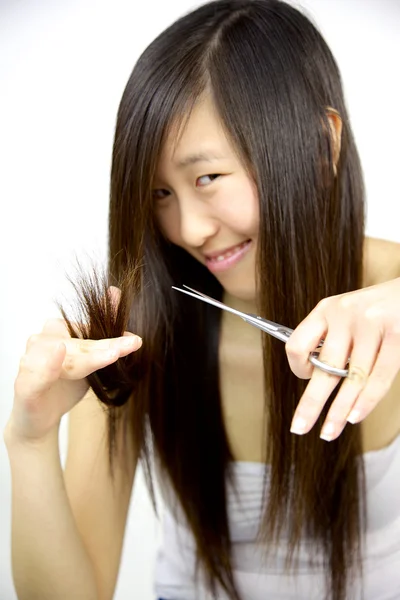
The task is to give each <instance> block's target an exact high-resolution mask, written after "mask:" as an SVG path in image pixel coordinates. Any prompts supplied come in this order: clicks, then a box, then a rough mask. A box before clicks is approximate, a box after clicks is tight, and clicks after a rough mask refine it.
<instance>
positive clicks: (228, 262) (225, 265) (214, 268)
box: [205, 240, 252, 273]
mask: <svg viewBox="0 0 400 600" xmlns="http://www.w3.org/2000/svg"><path fill="white" fill-rule="evenodd" d="M247 242H248V243H246V245H245V246H244V247H243V248H241V249H240V250H238V252H235V254H233V255H232V256H228V257H227V258H225V259H224V260H220V261H213V260H210V258H215V257H216V256H219V255H221V254H224V253H225V252H229V251H230V250H233V248H236V247H237V246H240V244H236V246H231V247H230V248H227V249H226V250H225V251H221V250H220V251H219V252H214V253H213V254H211V253H210V254H207V255H206V257H205V259H206V266H207V268H208V269H209V270H210V271H211V272H212V273H220V272H221V271H226V270H227V269H230V268H231V267H233V265H236V264H237V263H238V262H239V261H240V260H241V259H242V258H243V256H244V255H245V254H247V252H248V251H249V249H250V248H251V246H252V240H247ZM241 243H243V242H241Z"/></svg>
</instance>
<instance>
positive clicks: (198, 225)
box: [179, 198, 219, 248]
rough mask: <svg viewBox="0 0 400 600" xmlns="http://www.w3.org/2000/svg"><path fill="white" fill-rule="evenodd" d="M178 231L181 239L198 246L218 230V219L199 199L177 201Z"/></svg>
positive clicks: (195, 246)
mask: <svg viewBox="0 0 400 600" xmlns="http://www.w3.org/2000/svg"><path fill="white" fill-rule="evenodd" d="M179 218H180V233H181V238H182V241H183V242H184V243H185V244H187V245H188V246H191V247H193V248H200V247H201V246H203V245H204V244H205V242H206V241H207V240H208V239H209V238H210V237H213V236H214V235H215V234H216V233H217V231H218V227H219V225H218V220H217V219H216V218H215V216H214V215H213V214H212V213H211V212H210V210H209V207H207V206H206V205H205V204H204V203H203V202H202V201H201V200H198V199H188V198H186V199H185V200H184V201H181V202H180V203H179Z"/></svg>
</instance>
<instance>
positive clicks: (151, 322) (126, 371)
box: [63, 0, 366, 600]
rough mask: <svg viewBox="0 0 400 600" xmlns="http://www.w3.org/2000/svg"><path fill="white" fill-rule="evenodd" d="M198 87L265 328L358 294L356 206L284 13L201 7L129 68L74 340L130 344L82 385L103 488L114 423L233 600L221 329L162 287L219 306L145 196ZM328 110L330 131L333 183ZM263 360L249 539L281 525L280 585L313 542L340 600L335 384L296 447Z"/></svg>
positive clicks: (361, 502)
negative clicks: (89, 392)
mask: <svg viewBox="0 0 400 600" xmlns="http://www.w3.org/2000/svg"><path fill="white" fill-rule="evenodd" d="M206 89H207V90H209V91H210V93H211V94H212V99H213V101H214V103H215V106H216V108H217V110H218V113H219V115H220V117H221V119H222V122H223V124H224V126H225V129H226V133H227V135H228V136H229V139H230V140H231V143H232V144H233V146H234V148H235V149H237V151H238V152H239V155H240V157H241V160H242V162H243V165H244V166H245V168H246V169H247V170H248V173H249V175H250V176H251V177H252V179H253V180H254V182H255V184H256V186H257V191H258V195H259V202H260V226H259V249H258V256H257V269H258V281H257V286H258V302H259V306H260V312H261V314H262V315H264V316H266V317H268V318H269V319H271V320H273V321H276V322H279V323H285V324H286V325H288V326H290V327H293V328H295V327H296V326H297V325H298V323H299V322H300V321H301V320H303V319H304V318H305V317H306V316H307V314H308V313H309V312H310V311H311V310H312V309H313V308H314V307H315V306H316V304H317V303H318V302H319V301H320V300H321V299H322V298H324V297H327V296H332V295H336V294H341V293H344V292H349V291H352V290H355V289H357V288H360V287H361V286H362V262H363V240H364V191H363V182H362V173H361V167H360V162H359V157H358V154H357V150H356V146H355V143H354V138H353V135H352V132H351V128H350V124H349V119H348V114H347V110H346V106H345V101H344V96H343V90H342V84H341V78H340V74H339V71H338V67H337V65H336V62H335V60H334V58H333V56H332V54H331V52H330V50H329V48H328V46H327V45H326V43H325V41H324V40H323V38H322V36H321V35H320V33H319V32H318V31H317V29H316V27H315V26H314V25H313V24H312V23H311V22H310V20H309V19H308V18H307V17H306V16H304V15H303V14H302V13H301V12H299V11H298V10H296V9H295V8H293V7H291V6H290V5H288V4H286V3H284V2H281V1H279V0H217V1H215V2H209V3H207V4H204V5H202V6H200V7H199V8H197V9H196V10H194V11H192V12H190V13H189V14H187V15H185V16H183V17H182V18H180V19H178V20H177V21H176V22H175V23H173V24H172V25H171V26H170V27H168V28H167V29H166V30H165V31H164V32H163V33H161V34H160V35H159V36H158V37H157V38H156V39H155V40H154V41H153V42H152V43H151V44H150V46H149V47H148V48H147V49H146V50H145V51H144V53H143V54H142V55H141V57H140V58H139V60H138V62H137V63H136V65H135V67H134V70H133V72H132V74H131V76H130V78H129V81H128V83H127V86H126V88H125V91H124V94H123V97H122V100H121V103H120V107H119V111H118V118H117V124H116V132H115V141H114V147H113V157H112V172H111V197H110V213H109V264H108V271H107V274H106V275H105V276H104V277H103V279H102V278H101V277H100V275H98V274H96V273H93V277H92V278H91V279H89V278H85V277H83V278H82V280H81V281H80V282H79V284H78V285H77V291H78V292H79V294H80V303H81V307H83V309H84V311H85V313H86V315H87V317H88V318H87V324H86V325H81V330H80V332H79V335H81V336H83V337H85V338H91V339H98V338H103V337H114V336H117V335H121V334H122V332H123V331H124V330H129V331H132V332H135V333H138V334H139V335H141V336H142V338H143V346H142V348H141V349H140V350H139V351H138V352H137V353H134V354H132V355H129V356H127V357H125V358H121V359H119V360H118V361H117V362H116V363H115V364H112V365H110V366H108V367H106V368H104V369H101V370H99V371H97V372H96V373H95V374H93V375H91V376H89V377H88V381H89V383H90V385H91V386H92V387H93V390H94V392H95V393H96V394H97V396H98V398H99V400H100V401H101V402H102V403H103V404H104V406H106V407H107V412H108V415H109V421H108V422H109V456H110V469H111V473H112V464H113V455H114V451H115V444H116V435H115V431H116V429H115V427H116V422H117V420H119V419H122V421H123V423H124V427H125V435H126V434H127V433H126V432H127V431H128V432H129V433H128V434H129V435H132V436H133V439H134V443H135V444H136V447H137V449H138V451H139V452H140V457H141V459H142V463H143V466H144V468H145V474H146V476H147V481H148V484H149V486H150V491H151V493H152V495H153V488H152V468H151V466H152V451H153V449H154V451H155V455H156V456H157V459H158V460H159V462H160V464H161V466H162V469H163V470H164V472H165V474H166V475H167V476H168V479H169V481H170V483H171V485H172V487H173V489H174V491H175V493H176V496H177V498H178V500H179V502H180V504H181V506H182V508H183V511H184V514H185V515H186V518H187V520H188V523H189V525H190V527H191V529H192V531H193V534H194V537H195V540H196V547H197V558H198V565H200V566H201V567H203V569H204V573H205V574H206V576H207V581H208V585H209V588H210V590H211V591H212V592H214V593H215V592H216V590H217V589H218V586H222V588H223V589H224V590H225V591H226V592H227V593H228V595H229V596H230V597H231V598H234V599H235V600H239V598H240V594H239V592H238V589H237V586H236V585H235V579H234V575H233V570H232V563H231V542H230V536H229V528H228V519H227V508H226V500H227V491H226V484H227V481H232V478H231V469H230V463H231V461H232V460H233V454H232V451H231V448H230V446H229V442H228V438H227V434H226V430H225V426H224V421H223V416H222V409H221V401H220V390H219V365H218V347H219V336H220V322H221V313H220V311H218V310H217V309H215V308H213V307H209V306H207V305H205V304H203V303H201V302H195V301H188V300H187V298H185V297H183V295H181V294H178V293H177V292H174V291H173V290H171V285H173V284H177V285H180V284H182V283H185V284H187V285H189V286H192V287H194V288H196V289H200V290H202V291H204V292H205V293H206V294H209V295H211V296H213V297H216V298H222V292H223V290H222V288H221V286H220V284H219V282H218V281H217V280H216V279H215V278H214V276H213V275H211V274H210V272H209V271H208V270H207V269H206V268H204V267H203V266H202V265H201V264H200V263H198V262H196V260H195V259H193V258H192V257H191V256H189V255H188V254H187V253H186V252H185V251H183V250H182V249H180V248H178V247H176V246H174V245H173V244H171V243H169V242H168V241H167V240H165V239H164V238H163V236H162V235H161V234H160V232H159V230H158V228H157V223H156V220H155V217H154V214H153V207H152V197H151V189H152V184H153V180H154V175H155V171H156V167H157V161H158V157H159V156H160V152H161V149H162V146H163V143H164V142H165V139H166V137H167V136H168V135H169V134H170V133H171V131H172V127H173V126H174V127H175V125H178V128H177V129H176V130H175V129H174V131H176V132H178V130H180V128H181V127H184V125H185V123H186V119H187V118H188V117H189V116H190V112H191V109H192V108H193V106H194V104H195V102H196V101H197V100H198V99H199V98H200V96H201V95H202V93H203V92H204V91H205V90H206ZM327 107H333V108H334V109H336V111H338V113H339V115H340V117H341V120H342V139H341V152H340V157H339V161H338V164H337V173H336V176H335V174H334V171H333V165H332V163H333V147H332V142H331V137H330V135H329V131H330V128H329V121H328V118H327ZM109 285H115V286H118V287H119V288H120V289H121V292H122V294H121V302H120V305H119V308H118V310H117V311H115V310H114V309H113V306H112V305H111V301H109V300H108V298H104V296H105V294H106V289H107V286H109ZM63 316H64V318H65V320H66V321H67V323H68V326H69V329H70V333H71V335H74V336H76V335H77V334H76V332H74V330H73V327H72V323H71V322H70V321H69V320H68V317H67V316H66V314H65V311H63ZM263 354H264V373H265V375H264V377H265V416H266V422H267V423H268V436H267V435H266V436H265V437H266V439H265V444H266V452H267V454H266V455H267V456H268V461H269V462H270V465H271V470H270V485H269V494H268V498H267V499H265V498H264V500H265V512H264V519H263V523H262V532H261V536H260V540H261V541H262V542H263V543H265V545H266V548H267V549H271V548H272V547H273V543H274V541H277V540H278V539H279V536H280V533H281V531H282V526H283V524H284V523H286V524H287V525H288V526H289V532H290V537H289V543H288V555H287V561H286V562H287V564H286V568H287V569H288V570H290V569H291V568H292V566H293V556H294V554H295V550H296V549H298V544H299V542H300V540H301V536H302V535H303V534H304V535H306V536H307V537H309V538H311V539H312V541H313V548H314V549H315V552H316V553H317V552H319V554H320V557H321V556H322V557H323V564H324V567H325V572H326V575H327V579H326V588H327V590H329V591H330V592H331V596H330V593H329V592H327V597H331V598H332V599H333V600H343V599H344V598H345V597H346V593H348V592H347V585H348V583H349V582H350V580H351V579H350V574H353V575H354V576H355V574H356V572H357V569H358V573H361V575H362V564H361V560H362V551H361V546H362V544H361V542H362V541H363V539H362V534H363V533H365V523H366V513H365V473H364V463H363V460H362V445H361V437H360V427H359V425H354V426H353V425H347V426H346V428H345V430H344V431H343V433H342V434H341V435H340V436H339V437H338V438H337V439H336V440H334V441H332V442H330V443H326V442H324V441H322V440H321V439H320V438H319V431H320V428H321V426H322V423H323V421H324V419H325V417H326V415H327V412H328V410H329V407H330V405H331V401H332V400H333V399H334V397H335V395H336V394H337V391H338V389H339V388H340V384H339V385H338V387H337V388H336V389H335V391H334V392H333V393H332V395H331V397H330V399H329V401H328V402H327V403H326V406H325V407H324V409H323V411H322V413H321V415H320V417H319V419H318V421H317V423H316V425H315V426H314V427H313V429H312V430H311V431H310V433H308V434H307V435H304V436H297V435H293V434H291V433H290V431H289V428H290V423H291V419H292V416H293V413H294V411H295V408H296V406H297V403H298V401H299V399H300V397H301V395H302V393H303V392H304V389H305V386H306V384H307V381H304V380H300V379H298V378H297V377H295V375H294V374H293V373H292V372H291V370H290V368H289V365H288V360H287V357H286V354H285V348H284V345H283V344H282V343H281V342H279V341H277V340H275V339H273V338H270V337H269V336H267V335H265V336H264V337H263ZM266 487H267V486H265V488H266ZM153 499H154V496H153ZM360 508H361V509H363V513H362V514H361V511H360ZM311 560H312V558H311V559H310V561H311ZM353 575H352V576H353ZM265 593H266V596H267V594H268V590H265Z"/></svg>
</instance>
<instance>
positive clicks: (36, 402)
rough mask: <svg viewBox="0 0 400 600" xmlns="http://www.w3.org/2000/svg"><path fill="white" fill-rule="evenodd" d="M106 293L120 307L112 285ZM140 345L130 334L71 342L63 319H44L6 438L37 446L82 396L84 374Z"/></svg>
mask: <svg viewBox="0 0 400 600" xmlns="http://www.w3.org/2000/svg"><path fill="white" fill-rule="evenodd" d="M109 290H110V296H111V299H112V302H113V304H114V305H116V306H118V302H119V297H120V290H119V289H118V288H116V287H113V286H111V287H110V288H109ZM75 325H76V324H75ZM74 329H75V330H76V331H78V329H77V328H76V327H74ZM141 345H142V340H141V338H140V337H138V336H136V335H134V334H133V333H130V332H128V331H126V332H124V334H123V336H121V337H118V338H110V339H100V340H90V339H81V338H79V337H78V338H72V337H71V336H70V334H69V332H68V329H67V327H66V323H65V321H64V319H48V320H47V321H46V322H45V324H44V327H43V329H42V331H41V332H40V333H39V334H36V335H31V336H30V337H29V339H28V341H27V344H26V351H25V354H24V355H23V356H22V358H21V360H20V363H19V370H18V375H17V378H16V380H15V383H14V392H15V395H14V404H13V410H12V412H11V415H10V418H9V420H8V422H7V425H6V427H5V429H4V436H8V435H11V436H13V437H14V438H17V439H19V440H20V441H23V442H40V441H41V440H43V439H44V438H46V436H47V435H48V434H49V433H50V432H51V431H52V430H53V429H54V428H55V427H57V426H58V425H59V423H60V420H61V417H62V416H63V415H64V414H66V413H67V412H69V411H70V410H71V409H72V408H73V407H74V406H75V404H77V403H78V402H79V401H80V400H81V399H82V398H83V396H84V395H85V394H86V392H87V391H88V389H89V383H88V381H87V380H86V377H87V376H88V375H90V374H91V373H93V372H94V371H96V370H98V369H102V368H103V367H105V366H107V365H109V364H111V363H113V362H115V361H116V360H117V359H118V358H119V357H121V356H126V355H127V354H129V353H131V352H133V351H135V350H138V349H139V348H140V346H141Z"/></svg>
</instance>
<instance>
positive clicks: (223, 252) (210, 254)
mask: <svg viewBox="0 0 400 600" xmlns="http://www.w3.org/2000/svg"><path fill="white" fill-rule="evenodd" d="M245 241H248V240H244V241H243V242H239V243H238V244H234V245H233V246H229V247H228V248H222V249H221V250H216V251H215V252H207V253H204V256H205V258H206V260H207V259H209V258H215V257H216V256H219V255H220V254H226V253H227V252H230V251H231V250H233V248H236V246H240V244H243V243H244V242H245Z"/></svg>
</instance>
